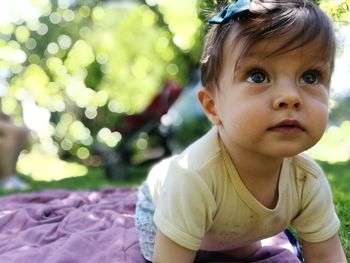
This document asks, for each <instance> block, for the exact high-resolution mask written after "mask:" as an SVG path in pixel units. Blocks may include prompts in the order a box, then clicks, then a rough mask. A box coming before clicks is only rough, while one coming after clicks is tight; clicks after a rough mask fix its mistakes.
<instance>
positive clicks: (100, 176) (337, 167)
mask: <svg viewBox="0 0 350 263" xmlns="http://www.w3.org/2000/svg"><path fill="white" fill-rule="evenodd" d="M320 164H321V166H322V168H323V169H324V171H325V173H326V174H327V176H328V178H329V181H330V184H331V186H332V189H333V194H334V203H335V206H336V209H337V212H338V215H339V217H340V220H341V223H342V225H341V229H340V238H341V241H342V245H343V247H344V250H345V253H346V256H347V259H348V261H349V262H350V212H349V211H350V162H347V163H336V164H328V163H323V162H320ZM147 169H148V168H147V167H130V168H128V172H129V174H130V178H129V179H128V180H127V181H122V180H115V181H109V180H107V179H106V178H105V176H104V173H103V170H102V169H99V168H90V169H89V172H88V174H87V175H86V176H81V177H73V178H67V179H63V180H60V181H51V182H44V181H33V180H30V179H27V178H24V179H25V180H26V181H27V182H28V184H29V185H30V190H29V191H30V192H33V191H41V190H44V189H53V188H60V189H62V188H63V189H74V190H86V189H102V188H108V187H137V186H138V185H139V184H140V183H141V182H142V181H143V180H144V178H145V176H146V173H147ZM14 193H16V192H1V191H0V195H6V194H14Z"/></svg>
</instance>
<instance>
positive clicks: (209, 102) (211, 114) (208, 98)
mask: <svg viewBox="0 0 350 263" xmlns="http://www.w3.org/2000/svg"><path fill="white" fill-rule="evenodd" d="M197 96H198V100H199V103H200V104H201V106H202V109H203V111H204V113H205V115H206V116H207V118H208V119H209V120H210V121H211V122H212V123H213V124H214V125H220V124H221V120H220V118H219V115H218V114H217V110H216V103H215V98H214V94H213V92H212V91H209V90H208V89H206V88H204V87H203V88H201V89H200V90H199V91H198V94H197Z"/></svg>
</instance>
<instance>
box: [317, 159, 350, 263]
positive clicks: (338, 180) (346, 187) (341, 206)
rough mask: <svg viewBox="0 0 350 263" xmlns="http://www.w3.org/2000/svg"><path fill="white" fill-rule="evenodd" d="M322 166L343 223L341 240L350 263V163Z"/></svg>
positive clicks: (323, 164)
mask: <svg viewBox="0 0 350 263" xmlns="http://www.w3.org/2000/svg"><path fill="white" fill-rule="evenodd" d="M320 164H321V166H322V168H323V170H324V171H325V173H326V174H327V176H328V179H329V181H330V184H331V187H332V190H333V197H334V203H335V207H336V209H337V213H338V216H339V218H340V221H341V228H340V231H339V234H340V239H341V241H342V245H343V247H344V250H345V253H346V257H347V260H348V262H350V162H344V163H335V164H328V163H326V162H324V163H323V162H320Z"/></svg>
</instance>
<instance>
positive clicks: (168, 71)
mask: <svg viewBox="0 0 350 263" xmlns="http://www.w3.org/2000/svg"><path fill="white" fill-rule="evenodd" d="M34 4H36V5H37V8H38V9H39V10H41V12H42V15H41V16H40V17H39V19H34V20H33V21H20V22H19V23H18V24H7V25H1V26H0V34H1V38H2V39H1V40H0V49H1V51H2V52H1V54H6V56H5V57H3V56H4V55H2V58H3V59H2V60H1V61H0V68H1V69H3V71H4V72H6V74H5V75H7V82H8V87H7V89H8V90H7V96H6V97H4V98H2V110H3V111H4V112H6V113H8V114H10V115H12V116H13V117H14V119H18V117H20V116H21V115H22V106H23V107H24V104H26V105H28V104H30V105H31V108H33V107H34V108H35V109H37V110H41V111H42V112H43V113H44V115H45V116H46V115H49V119H50V120H51V122H50V123H48V122H47V120H41V119H40V118H41V116H36V118H38V122H40V123H41V126H45V125H46V128H45V130H43V129H41V130H39V129H38V130H35V129H34V130H35V132H36V137H35V141H34V146H33V147H34V148H36V149H37V148H39V151H42V152H44V153H48V154H50V155H51V154H55V153H56V154H57V153H59V154H60V155H61V156H62V157H67V156H69V155H71V156H77V157H78V158H80V159H86V158H88V156H89V153H88V154H86V150H88V152H91V150H92V149H91V147H92V145H93V144H95V143H97V142H99V143H105V144H106V145H108V146H110V147H114V146H115V145H116V144H117V143H118V140H120V134H117V133H113V132H111V130H113V129H114V128H115V127H116V125H118V123H119V121H120V116H121V115H123V114H130V113H134V112H138V111H141V110H142V109H143V108H144V107H145V106H146V105H147V104H148V103H149V101H150V100H151V99H152V98H153V96H154V95H155V94H156V93H158V92H159V90H160V89H162V85H163V83H164V81H165V80H166V79H175V80H176V81H177V82H179V83H181V84H186V82H187V81H188V78H189V72H190V71H191V69H192V68H194V67H196V66H197V63H198V62H197V61H198V60H199V54H200V43H199V42H198V41H197V38H198V37H200V34H201V33H200V31H199V30H198V29H199V27H200V21H199V20H198V18H197V17H196V16H195V15H194V14H195V12H194V10H195V1H194V0H193V1H186V2H184V3H182V4H181V6H180V8H179V6H175V7H176V8H174V4H175V3H173V2H172V1H167V0H163V1H159V3H158V5H155V6H148V5H146V3H143V2H142V1H140V2H139V3H137V2H123V3H110V2H107V3H103V2H102V1H98V0H89V1H80V0H79V1H78V0H76V1H71V2H69V3H68V5H67V3H66V4H65V3H64V2H62V1H51V2H40V1H38V2H35V3H34ZM176 5H177V4H176ZM184 10H185V11H184ZM38 107H39V108H38ZM33 114H34V113H32V112H30V111H29V109H28V107H26V109H25V114H24V115H25V116H24V118H26V115H31V116H32V115H33ZM27 117H28V116H27ZM32 121H33V120H28V118H27V120H26V124H28V123H29V122H32ZM33 126H34V125H33ZM37 126H38V125H37ZM31 128H33V127H31ZM34 128H35V127H34ZM106 129H109V131H107V132H106ZM37 146H38V147H37ZM82 152H83V153H84V154H81V153H82ZM67 153H69V154H67ZM79 153H80V154H79Z"/></svg>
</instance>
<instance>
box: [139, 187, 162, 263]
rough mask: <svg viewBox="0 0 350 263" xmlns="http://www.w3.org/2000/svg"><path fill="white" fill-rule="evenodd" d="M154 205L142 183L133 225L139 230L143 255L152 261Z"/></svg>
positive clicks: (154, 234)
mask: <svg viewBox="0 0 350 263" xmlns="http://www.w3.org/2000/svg"><path fill="white" fill-rule="evenodd" d="M153 214H154V206H153V203H152V200H151V194H150V192H149V188H148V185H147V184H146V183H143V184H142V185H141V186H140V187H139V191H138V200H137V203H136V212H135V225H136V228H137V229H138V231H139V238H140V247H141V253H142V255H143V257H144V258H145V259H147V260H149V261H152V257H153V247H154V242H155V237H156V231H157V227H156V225H155V224H154V222H153Z"/></svg>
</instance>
